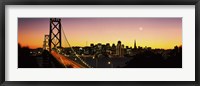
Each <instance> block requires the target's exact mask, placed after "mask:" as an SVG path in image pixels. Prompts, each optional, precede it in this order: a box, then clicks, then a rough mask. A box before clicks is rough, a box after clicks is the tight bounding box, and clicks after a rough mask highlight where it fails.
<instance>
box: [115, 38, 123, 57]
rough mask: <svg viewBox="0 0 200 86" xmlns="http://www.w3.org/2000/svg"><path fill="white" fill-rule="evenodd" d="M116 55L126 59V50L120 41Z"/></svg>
mask: <svg viewBox="0 0 200 86" xmlns="http://www.w3.org/2000/svg"><path fill="white" fill-rule="evenodd" d="M116 55H117V56H119V57H124V48H123V45H122V44H121V41H118V43H117V47H116Z"/></svg>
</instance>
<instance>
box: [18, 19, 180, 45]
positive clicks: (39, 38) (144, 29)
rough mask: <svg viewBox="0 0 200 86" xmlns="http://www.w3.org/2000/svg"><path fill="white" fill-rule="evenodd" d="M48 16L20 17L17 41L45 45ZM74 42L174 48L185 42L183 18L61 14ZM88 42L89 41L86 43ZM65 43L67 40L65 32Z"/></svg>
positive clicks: (70, 39)
mask: <svg viewBox="0 0 200 86" xmlns="http://www.w3.org/2000/svg"><path fill="white" fill-rule="evenodd" d="M49 20H50V19H49V18H19V19H18V42H19V43H20V44H21V45H22V46H28V47H30V48H38V47H42V45H43V41H44V35H45V34H48V33H49ZM61 23H62V27H63V29H64V31H65V34H66V36H67V38H68V41H69V43H70V45H71V46H86V44H88V45H89V44H90V43H94V44H97V43H102V44H106V43H110V45H112V44H113V43H114V44H116V43H117V41H119V40H120V41H121V42H122V44H124V45H125V46H133V45H134V40H136V41H137V46H142V47H144V46H149V47H152V48H164V49H171V48H173V47H174V46H176V45H178V46H179V45H182V18H62V19H61ZM86 42H87V43H86ZM62 46H63V47H67V46H68V45H67V43H66V41H65V39H64V36H63V35H62Z"/></svg>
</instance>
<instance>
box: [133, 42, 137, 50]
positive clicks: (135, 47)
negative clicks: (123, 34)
mask: <svg viewBox="0 0 200 86" xmlns="http://www.w3.org/2000/svg"><path fill="white" fill-rule="evenodd" d="M134 49H137V45H136V40H134Z"/></svg>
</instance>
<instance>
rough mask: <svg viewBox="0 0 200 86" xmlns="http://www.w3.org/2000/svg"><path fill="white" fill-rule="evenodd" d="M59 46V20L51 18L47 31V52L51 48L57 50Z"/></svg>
mask: <svg viewBox="0 0 200 86" xmlns="http://www.w3.org/2000/svg"><path fill="white" fill-rule="evenodd" d="M58 47H60V48H61V47H62V46H61V19H60V18H51V19H50V30H49V51H51V49H52V48H58Z"/></svg>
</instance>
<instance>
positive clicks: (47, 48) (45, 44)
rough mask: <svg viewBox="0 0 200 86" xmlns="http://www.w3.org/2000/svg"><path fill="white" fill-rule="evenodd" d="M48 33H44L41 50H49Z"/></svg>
mask: <svg viewBox="0 0 200 86" xmlns="http://www.w3.org/2000/svg"><path fill="white" fill-rule="evenodd" d="M48 43H49V35H44V42H43V50H49V44H48Z"/></svg>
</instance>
